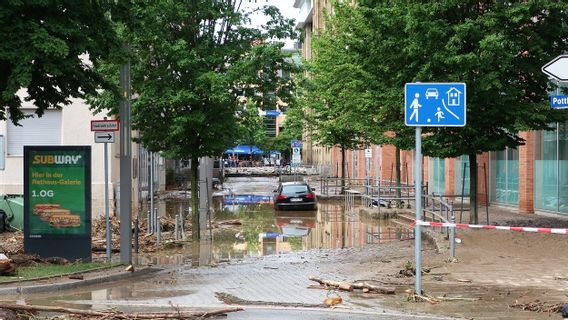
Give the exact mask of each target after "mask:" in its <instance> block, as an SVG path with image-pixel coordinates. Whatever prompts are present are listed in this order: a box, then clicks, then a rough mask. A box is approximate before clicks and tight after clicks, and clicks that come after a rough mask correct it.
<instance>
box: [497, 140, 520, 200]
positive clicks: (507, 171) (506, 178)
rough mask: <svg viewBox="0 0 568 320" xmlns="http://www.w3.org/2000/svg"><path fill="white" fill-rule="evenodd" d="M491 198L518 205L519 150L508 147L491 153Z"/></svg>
mask: <svg viewBox="0 0 568 320" xmlns="http://www.w3.org/2000/svg"><path fill="white" fill-rule="evenodd" d="M491 182H492V186H491V188H492V190H491V191H492V192H491V200H493V201H495V202H498V203H503V204H511V205H517V204H518V203H519V151H518V150H517V149H511V148H507V149H505V150H503V151H497V152H492V153H491Z"/></svg>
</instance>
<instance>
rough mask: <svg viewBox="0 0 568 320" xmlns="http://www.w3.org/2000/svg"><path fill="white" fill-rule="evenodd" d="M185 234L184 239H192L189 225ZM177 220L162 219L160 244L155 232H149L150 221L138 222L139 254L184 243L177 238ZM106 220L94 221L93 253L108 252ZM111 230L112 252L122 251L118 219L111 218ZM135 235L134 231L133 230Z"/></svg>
mask: <svg viewBox="0 0 568 320" xmlns="http://www.w3.org/2000/svg"><path fill="white" fill-rule="evenodd" d="M185 226H186V227H185V228H184V229H185V234H184V235H182V236H181V238H182V239H191V231H187V229H191V228H190V226H189V224H188V223H187V222H186V223H185ZM175 228H176V224H175V219H174V218H170V217H160V243H159V244H158V241H157V240H158V237H157V235H156V234H155V233H153V232H148V220H147V219H143V220H139V221H138V250H139V252H143V253H149V252H155V251H156V250H157V249H158V248H159V247H161V246H171V245H172V243H182V242H184V240H178V239H176V237H175V231H176V230H175ZM106 229H107V228H106V218H105V217H99V218H97V219H94V220H93V224H92V250H93V252H105V251H106ZM110 230H111V252H119V251H120V221H119V220H118V218H117V217H111V218H110ZM133 234H134V230H133Z"/></svg>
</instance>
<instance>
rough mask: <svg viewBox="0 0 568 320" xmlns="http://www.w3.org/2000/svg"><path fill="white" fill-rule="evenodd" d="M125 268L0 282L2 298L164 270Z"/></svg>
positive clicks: (123, 278)
mask: <svg viewBox="0 0 568 320" xmlns="http://www.w3.org/2000/svg"><path fill="white" fill-rule="evenodd" d="M124 269H125V267H124V266H118V267H113V268H109V269H104V270H98V271H91V272H89V271H87V272H82V273H78V274H73V275H72V276H71V275H61V276H54V277H49V278H46V279H41V280H27V281H17V280H16V281H14V282H8V283H0V286H1V287H0V298H3V296H7V295H14V294H20V293H27V294H31V293H41V292H50V291H60V290H66V289H73V288H78V287H83V286H89V285H94V284H100V283H105V282H113V281H119V280H125V279H129V278H136V277H141V276H144V275H148V274H151V273H156V272H159V271H161V270H162V269H160V268H152V267H143V268H140V269H137V270H135V271H125V270H124Z"/></svg>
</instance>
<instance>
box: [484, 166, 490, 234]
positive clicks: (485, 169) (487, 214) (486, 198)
mask: <svg viewBox="0 0 568 320" xmlns="http://www.w3.org/2000/svg"><path fill="white" fill-rule="evenodd" d="M483 180H484V182H485V215H486V216H487V224H489V191H487V167H486V166H485V163H484V164H483Z"/></svg>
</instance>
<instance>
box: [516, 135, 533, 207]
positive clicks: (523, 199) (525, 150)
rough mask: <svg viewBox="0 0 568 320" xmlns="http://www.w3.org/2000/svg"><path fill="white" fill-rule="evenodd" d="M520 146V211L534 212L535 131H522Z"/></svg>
mask: <svg viewBox="0 0 568 320" xmlns="http://www.w3.org/2000/svg"><path fill="white" fill-rule="evenodd" d="M520 136H521V138H523V139H525V140H526V144H525V145H524V146H519V212H521V213H534V132H533V131H528V132H521V133H520Z"/></svg>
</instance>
